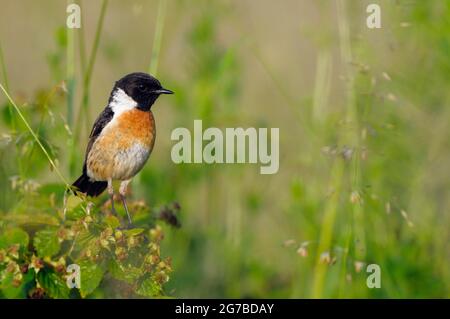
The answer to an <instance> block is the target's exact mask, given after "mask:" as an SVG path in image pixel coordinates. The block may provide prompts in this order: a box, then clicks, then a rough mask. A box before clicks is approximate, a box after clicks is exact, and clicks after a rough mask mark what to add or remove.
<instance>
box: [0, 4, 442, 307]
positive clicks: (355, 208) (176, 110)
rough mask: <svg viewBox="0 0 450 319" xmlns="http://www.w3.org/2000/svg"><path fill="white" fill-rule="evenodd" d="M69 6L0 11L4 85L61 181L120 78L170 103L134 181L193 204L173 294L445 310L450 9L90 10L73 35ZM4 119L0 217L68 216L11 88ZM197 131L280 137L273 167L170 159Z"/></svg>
mask: <svg viewBox="0 0 450 319" xmlns="http://www.w3.org/2000/svg"><path fill="white" fill-rule="evenodd" d="M68 3H71V2H67V3H66V2H65V1H56V0H54V1H50V0H46V1H39V2H37V1H31V0H29V1H24V0H21V1H6V0H0V46H1V51H0V63H1V64H0V83H2V85H3V86H4V87H5V88H6V89H7V90H8V91H9V92H10V94H11V96H12V97H13V99H14V100H15V101H16V103H17V104H18V105H19V107H20V108H21V110H22V111H23V112H24V114H25V117H26V119H27V120H28V121H29V122H30V124H31V126H32V128H33V129H34V130H35V131H36V132H37V133H38V135H39V137H40V139H41V140H42V142H43V144H44V146H45V148H46V149H47V150H48V152H49V153H50V155H51V156H52V158H55V159H56V160H57V165H58V167H59V169H60V171H61V172H62V174H63V175H64V177H65V178H67V179H68V180H69V181H72V180H74V179H75V178H76V177H78V175H79V173H80V172H81V166H82V161H83V156H84V150H85V147H86V144H87V136H88V134H89V132H90V127H91V125H92V123H93V121H94V120H95V118H96V116H97V114H98V113H99V112H100V111H101V110H102V109H103V108H104V107H105V106H106V103H107V99H108V97H109V93H110V91H111V88H112V86H113V83H114V81H116V80H118V79H119V78H120V77H122V76H123V75H125V74H127V73H130V72H133V71H145V72H149V71H151V72H152V73H154V74H156V75H157V77H158V78H159V79H160V80H161V82H162V83H163V85H164V86H165V87H167V88H169V89H172V90H174V91H175V92H176V94H175V95H174V96H170V97H163V98H161V99H159V100H158V102H157V103H156V105H155V106H154V108H153V112H154V115H155V118H156V123H157V132H158V136H157V141H156V145H155V148H154V150H153V154H152V156H151V158H150V160H149V162H148V164H147V165H146V166H145V168H144V170H143V171H142V172H141V173H140V175H139V176H138V177H137V178H135V180H134V182H133V186H132V189H133V194H132V197H133V198H134V199H135V200H142V201H145V202H146V203H147V204H149V205H150V206H152V207H161V206H163V205H165V204H167V203H170V202H173V201H177V202H178V203H179V204H180V205H181V212H180V216H179V217H180V220H181V223H182V227H181V228H180V229H173V228H170V227H169V226H164V231H165V235H166V238H165V239H164V241H163V243H162V252H163V254H164V255H167V256H171V257H172V261H173V269H174V271H173V273H172V275H171V279H170V281H169V283H168V284H167V286H166V287H167V288H166V290H167V293H168V295H170V296H174V297H228V298H233V297H237V298H241V297H247V298H260V297H273V298H310V297H314V298H342V297H350V298H353V297H355V298H366V297H368V298H391V297H395V298H431V297H437V298H443V297H444V298H448V297H449V296H450V249H449V248H450V247H449V243H450V214H449V213H450V192H449V190H450V127H449V123H450V107H449V104H450V91H449V90H448V88H449V86H450V2H448V1H442V0H432V1H422V0H398V1H390V0H383V1H381V0H378V1H359V0H322V1H306V0H286V1H282V2H280V1H269V0H264V1H251V0H244V1H231V0H218V1H206V0H204V1H201V0H194V1H187V0H185V1H183V0H167V1H156V0H155V1H136V0H132V1H126V2H125V1H118V0H111V1H108V2H104V1H103V2H102V1H79V2H78V3H79V4H80V5H81V10H82V22H81V23H82V28H81V29H75V30H72V31H70V30H68V29H66V27H65V23H66V17H67V14H66V6H67V4H68ZM370 3H378V4H379V5H380V6H381V9H382V12H381V13H382V28H381V29H368V28H367V27H366V17H367V15H368V14H367V13H366V7H367V5H368V4H370ZM102 13H103V19H102ZM0 107H1V109H0V111H1V124H0V189H1V192H0V223H1V224H2V225H11V224H15V223H19V224H20V223H21V222H22V223H23V222H26V221H24V220H23V219H20V218H19V217H20V216H21V215H24V216H33V214H36V216H41V215H43V214H44V215H45V214H48V215H55V216H56V214H57V213H58V212H60V211H61V210H62V206H63V204H62V194H63V192H64V186H63V183H62V182H61V179H60V178H59V177H58V175H57V174H56V173H55V172H54V171H53V170H51V169H50V166H49V163H48V161H47V159H46V157H45V156H44V155H43V153H42V151H41V150H40V149H39V148H38V147H37V146H36V145H35V142H34V140H33V138H32V136H31V135H30V134H29V133H28V131H27V129H26V127H25V126H24V125H23V123H22V121H21V119H20V118H19V117H18V115H17V113H16V112H15V110H14V109H12V108H11V105H10V104H9V103H8V102H7V99H6V98H5V95H4V94H3V92H2V93H1V94H0ZM194 119H202V120H203V127H204V128H206V127H209V126H215V127H219V128H225V127H244V128H246V127H279V128H280V169H279V172H278V173H277V174H274V175H260V174H259V165H250V164H239V165H238V164H235V165H229V164H222V165H201V164H182V165H176V164H174V163H173V162H172V161H171V158H170V151H171V147H172V146H173V145H174V143H175V142H173V141H171V140H170V134H171V132H172V130H173V129H174V128H176V127H187V128H189V129H193V121H194ZM48 188H52V189H54V190H55V193H56V197H55V198H53V199H52V200H48V198H47V197H48V191H43V190H45V189H48ZM31 192H33V193H34V195H33V196H32V197H33V200H30V196H31V195H30V193H31ZM44 197H45V198H44ZM106 200H107V195H103V196H102V197H101V198H99V199H98V200H96V201H95V202H96V203H97V204H98V205H101V203H103V202H104V201H106ZM18 216H19V217H18ZM27 218H28V217H27ZM29 218H31V217H29ZM8 227H9V226H8ZM372 263H375V264H378V265H380V267H381V288H380V289H369V288H368V287H367V286H366V278H367V276H368V273H366V266H367V265H368V264H372Z"/></svg>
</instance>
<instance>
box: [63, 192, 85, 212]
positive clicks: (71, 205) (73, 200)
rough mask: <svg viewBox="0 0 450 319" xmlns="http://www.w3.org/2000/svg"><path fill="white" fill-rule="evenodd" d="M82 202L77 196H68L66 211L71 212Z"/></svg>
mask: <svg viewBox="0 0 450 319" xmlns="http://www.w3.org/2000/svg"><path fill="white" fill-rule="evenodd" d="M82 202H83V199H81V198H80V197H79V196H75V195H69V196H68V197H67V200H66V209H67V211H71V210H73V209H75V208H76V207H78V206H79V205H80V204H81V203H82Z"/></svg>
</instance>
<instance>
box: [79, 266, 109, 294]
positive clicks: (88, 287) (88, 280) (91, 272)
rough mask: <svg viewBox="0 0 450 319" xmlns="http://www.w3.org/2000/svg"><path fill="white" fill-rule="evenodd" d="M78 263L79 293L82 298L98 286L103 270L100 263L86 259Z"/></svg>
mask: <svg viewBox="0 0 450 319" xmlns="http://www.w3.org/2000/svg"><path fill="white" fill-rule="evenodd" d="M78 265H79V266H80V279H81V287H80V294H81V296H82V297H83V298H84V297H86V296H87V295H89V294H90V293H92V292H93V291H94V290H95V289H96V288H97V287H98V285H99V284H100V282H101V281H102V279H103V275H104V273H105V270H104V269H103V267H102V266H101V265H99V264H96V263H94V262H92V261H90V260H87V259H85V260H83V261H81V262H79V263H78Z"/></svg>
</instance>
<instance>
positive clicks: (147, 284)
mask: <svg viewBox="0 0 450 319" xmlns="http://www.w3.org/2000/svg"><path fill="white" fill-rule="evenodd" d="M136 293H137V294H138V295H141V296H146V297H155V296H159V295H161V293H162V290H161V286H160V285H159V284H158V283H156V282H155V280H154V279H153V278H152V277H151V276H148V277H147V278H146V279H144V280H143V281H142V283H141V284H140V286H139V288H138V289H136Z"/></svg>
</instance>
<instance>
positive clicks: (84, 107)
mask: <svg viewBox="0 0 450 319" xmlns="http://www.w3.org/2000/svg"><path fill="white" fill-rule="evenodd" d="M107 5H108V0H103V2H102V7H101V9H100V16H99V19H98V22H97V29H96V32H95V38H94V44H93V46H92V51H91V54H90V56H89V63H88V66H87V69H86V72H85V74H84V77H83V98H82V101H81V107H80V109H79V112H78V116H77V118H78V125H77V128H76V131H75V140H78V139H79V137H80V136H79V135H80V133H81V125H80V120H81V114H82V113H84V116H85V122H86V125H87V126H88V128H87V129H88V130H89V125H90V121H89V110H88V105H89V98H90V92H89V87H90V84H91V79H92V72H93V70H94V65H95V61H96V57H97V50H98V45H99V43H100V35H101V33H102V28H103V21H104V18H105V13H106V8H107Z"/></svg>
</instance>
